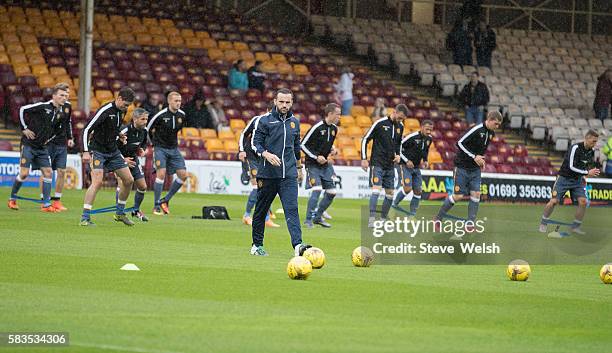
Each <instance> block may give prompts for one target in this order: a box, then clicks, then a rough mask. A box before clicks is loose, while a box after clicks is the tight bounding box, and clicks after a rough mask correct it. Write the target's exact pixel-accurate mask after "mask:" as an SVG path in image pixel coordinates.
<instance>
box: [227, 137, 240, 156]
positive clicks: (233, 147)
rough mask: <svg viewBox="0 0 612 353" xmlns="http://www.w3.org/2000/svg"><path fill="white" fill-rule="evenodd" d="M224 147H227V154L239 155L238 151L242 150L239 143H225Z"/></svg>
mask: <svg viewBox="0 0 612 353" xmlns="http://www.w3.org/2000/svg"><path fill="white" fill-rule="evenodd" d="M223 146H224V147H225V152H227V153H238V150H239V149H240V148H239V146H238V142H236V141H230V140H226V141H223Z"/></svg>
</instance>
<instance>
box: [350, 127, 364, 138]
mask: <svg viewBox="0 0 612 353" xmlns="http://www.w3.org/2000/svg"><path fill="white" fill-rule="evenodd" d="M346 134H347V135H348V136H351V137H361V136H362V135H363V131H361V128H360V127H359V126H354V125H353V126H349V127H348V128H347V129H346Z"/></svg>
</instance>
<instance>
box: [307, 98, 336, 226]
mask: <svg viewBox="0 0 612 353" xmlns="http://www.w3.org/2000/svg"><path fill="white" fill-rule="evenodd" d="M324 111H325V118H323V120H321V121H319V122H318V123H316V124H315V125H313V126H312V127H311V128H310V129H309V130H308V132H307V133H306V135H305V136H304V140H303V141H302V151H304V153H305V154H306V190H308V189H311V190H312V193H311V194H310V199H309V200H308V209H307V210H306V221H305V222H304V225H305V226H306V227H308V228H312V227H313V223H314V224H318V225H320V226H322V227H325V228H330V227H331V225H330V224H329V223H327V222H326V221H325V220H324V219H323V212H325V210H327V208H328V207H329V206H330V205H331V203H332V201H333V200H334V197H336V186H335V185H334V181H333V180H332V177H333V175H334V167H333V165H332V164H331V163H330V162H329V160H328V158H329V157H330V156H331V155H332V154H333V153H334V152H335V149H334V146H333V145H334V141H335V140H336V135H337V134H338V127H337V126H336V124H338V121H339V120H340V106H338V105H337V104H335V103H329V104H328V105H326V106H325V110H324ZM323 190H325V196H323V199H322V200H321V202H320V203H319V196H321V191H323ZM317 204H318V207H317ZM315 209H316V213H315Z"/></svg>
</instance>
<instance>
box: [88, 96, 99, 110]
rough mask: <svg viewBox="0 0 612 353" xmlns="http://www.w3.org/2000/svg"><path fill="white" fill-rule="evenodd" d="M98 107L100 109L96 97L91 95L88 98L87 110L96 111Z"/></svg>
mask: <svg viewBox="0 0 612 353" xmlns="http://www.w3.org/2000/svg"><path fill="white" fill-rule="evenodd" d="M98 109H100V102H98V100H97V99H96V97H91V98H90V99H89V110H90V111H96V110H98Z"/></svg>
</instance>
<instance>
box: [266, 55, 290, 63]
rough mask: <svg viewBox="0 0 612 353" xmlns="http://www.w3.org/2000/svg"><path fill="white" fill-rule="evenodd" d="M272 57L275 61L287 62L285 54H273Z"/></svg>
mask: <svg viewBox="0 0 612 353" xmlns="http://www.w3.org/2000/svg"><path fill="white" fill-rule="evenodd" d="M270 58H271V59H272V61H273V62H275V63H277V64H278V63H286V62H287V58H285V56H284V55H283V54H272V55H271V56H270Z"/></svg>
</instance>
